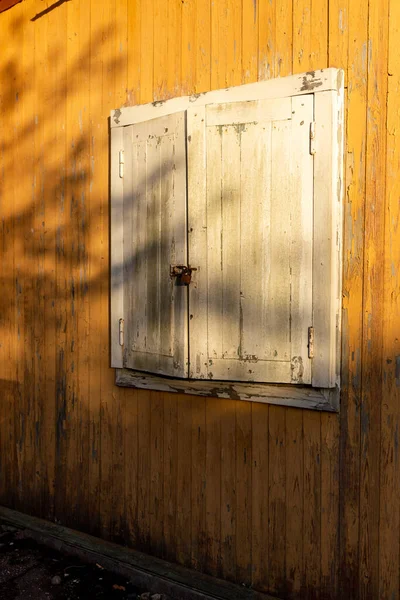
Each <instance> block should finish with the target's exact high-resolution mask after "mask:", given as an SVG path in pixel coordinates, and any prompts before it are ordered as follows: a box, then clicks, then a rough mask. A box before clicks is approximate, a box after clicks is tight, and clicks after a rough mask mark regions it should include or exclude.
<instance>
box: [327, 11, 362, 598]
mask: <svg viewBox="0 0 400 600" xmlns="http://www.w3.org/2000/svg"><path fill="white" fill-rule="evenodd" d="M348 15H349V17H348V44H349V46H348V80H347V99H346V107H347V130H346V139H347V148H346V175H345V177H346V183H345V189H346V196H345V207H344V208H345V214H344V271H343V313H342V314H343V321H342V340H343V341H342V384H341V387H342V390H341V412H340V417H341V419H340V420H341V426H340V431H341V439H340V464H341V468H340V474H341V478H340V564H341V572H340V584H341V588H340V590H341V593H342V594H346V595H347V596H348V598H349V599H353V598H357V597H358V568H359V525H360V523H359V496H360V402H361V343H362V342H361V338H362V286H363V283H362V273H363V252H364V251H363V245H364V212H365V206H364V201H365V156H366V147H365V139H366V112H367V106H366V100H367V93H366V84H367V40H368V31H367V25H368V7H367V5H366V4H365V3H362V2H361V3H357V2H356V3H349V5H348ZM332 46H333V45H332Z"/></svg>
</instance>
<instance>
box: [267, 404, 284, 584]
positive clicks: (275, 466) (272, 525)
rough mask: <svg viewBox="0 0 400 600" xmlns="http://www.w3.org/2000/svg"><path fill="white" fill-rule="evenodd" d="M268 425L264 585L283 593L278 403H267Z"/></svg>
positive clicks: (281, 434) (281, 426)
mask: <svg viewBox="0 0 400 600" xmlns="http://www.w3.org/2000/svg"><path fill="white" fill-rule="evenodd" d="M268 427H269V438H268V439H269V443H268V461H269V465H268V476H269V477H268V480H269V493H268V497H269V505H268V578H269V586H268V588H269V590H270V592H271V593H273V594H283V593H284V590H285V546H286V523H285V503H286V450H285V432H286V412H285V410H284V409H282V408H281V407H279V406H270V407H269V422H268Z"/></svg>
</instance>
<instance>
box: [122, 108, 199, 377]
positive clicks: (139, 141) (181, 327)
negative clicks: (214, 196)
mask: <svg viewBox="0 0 400 600" xmlns="http://www.w3.org/2000/svg"><path fill="white" fill-rule="evenodd" d="M123 149H124V175H123V190H124V191H123V289H124V293H123V319H124V366H125V367H127V368H130V369H138V370H142V371H149V372H152V373H158V374H163V375H170V376H175V377H186V376H187V362H188V331H187V321H188V315H187V287H185V286H182V285H179V282H178V281H177V279H176V278H173V277H171V274H170V267H171V266H172V265H185V264H186V262H187V243H186V239H187V233H186V230H187V219H186V205H187V199H186V189H187V185H186V135H185V113H184V112H181V113H176V114H173V115H169V116H164V117H159V118H155V119H152V120H150V121H147V122H145V123H139V124H136V125H131V126H128V127H125V128H124V139H123Z"/></svg>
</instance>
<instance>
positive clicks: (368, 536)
mask: <svg viewBox="0 0 400 600" xmlns="http://www.w3.org/2000/svg"><path fill="white" fill-rule="evenodd" d="M388 18H389V17H388V3H387V2H385V4H384V5H382V3H380V2H376V0H371V1H370V2H369V13H368V48H367V52H368V58H367V61H368V63H367V64H368V88H367V90H368V91H367V98H368V107H367V137H366V211H365V220H364V230H365V238H364V265H363V266H364V280H363V283H364V286H363V344H362V404H361V439H360V451H361V465H360V469H361V473H360V571H359V586H360V587H359V595H360V598H371V597H378V596H379V485H380V470H379V468H380V464H379V452H377V449H378V448H379V447H380V443H381V408H382V402H383V399H382V384H381V382H382V342H383V291H384V269H382V261H383V259H384V226H385V224H384V220H385V175H386V172H385V171H386V165H385V161H386V135H385V127H386V97H387V57H388V41H387V32H388Z"/></svg>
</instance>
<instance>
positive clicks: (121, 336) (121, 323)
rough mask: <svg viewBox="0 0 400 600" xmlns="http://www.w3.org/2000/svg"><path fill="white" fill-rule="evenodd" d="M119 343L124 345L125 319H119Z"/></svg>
mask: <svg viewBox="0 0 400 600" xmlns="http://www.w3.org/2000/svg"><path fill="white" fill-rule="evenodd" d="M119 345H120V346H123V345H124V319H120V320H119Z"/></svg>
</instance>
